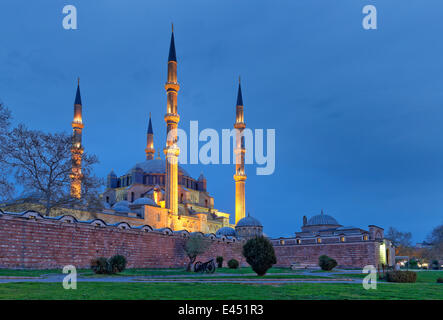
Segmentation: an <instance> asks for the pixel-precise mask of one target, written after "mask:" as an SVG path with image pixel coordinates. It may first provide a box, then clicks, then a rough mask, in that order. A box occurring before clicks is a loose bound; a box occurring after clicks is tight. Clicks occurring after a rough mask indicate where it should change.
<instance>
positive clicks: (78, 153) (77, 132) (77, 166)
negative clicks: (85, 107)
mask: <svg viewBox="0 0 443 320" xmlns="http://www.w3.org/2000/svg"><path fill="white" fill-rule="evenodd" d="M77 81H78V82H77V93H76V94H75V102H74V120H73V121H72V130H73V135H72V148H71V159H72V169H71V174H70V178H71V197H73V198H77V199H80V198H81V193H82V177H83V175H82V154H83V146H82V129H83V127H84V125H83V120H82V99H81V96H80V78H79V79H78V80H77Z"/></svg>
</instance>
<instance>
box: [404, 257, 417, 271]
mask: <svg viewBox="0 0 443 320" xmlns="http://www.w3.org/2000/svg"><path fill="white" fill-rule="evenodd" d="M406 266H407V267H408V268H409V269H418V261H417V260H415V259H411V260H409V262H406Z"/></svg>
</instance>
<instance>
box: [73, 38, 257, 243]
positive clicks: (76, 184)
mask: <svg viewBox="0 0 443 320" xmlns="http://www.w3.org/2000/svg"><path fill="white" fill-rule="evenodd" d="M165 89H166V95H167V99H166V114H165V116H164V120H165V122H166V129H167V139H166V140H167V141H166V145H165V147H164V149H163V150H162V151H163V153H164V155H165V159H161V157H160V151H159V150H157V152H156V149H155V147H154V130H153V126H152V120H151V116H149V123H148V130H147V134H146V148H145V154H146V160H145V161H143V162H139V163H137V164H135V165H134V166H132V167H131V168H130V169H129V170H128V171H127V172H126V173H124V174H123V175H119V176H118V175H117V174H116V173H115V172H114V171H113V170H112V171H111V172H110V173H109V174H108V176H107V179H106V190H105V191H104V192H103V193H102V195H101V197H102V201H103V203H104V210H103V213H100V214H99V217H100V218H101V219H103V220H105V221H107V222H113V221H117V220H119V221H126V222H128V223H131V224H136V225H143V224H146V225H149V226H151V227H152V228H156V229H162V228H169V229H171V230H172V231H178V230H187V231H189V232H197V231H198V232H203V233H217V234H218V235H224V236H233V237H234V236H239V235H241V234H245V235H246V234H247V235H250V234H253V235H255V234H261V230H262V226H261V224H260V223H259V222H258V221H257V220H256V219H253V218H252V217H246V214H245V182H246V174H245V167H244V163H245V151H246V150H245V144H244V140H243V139H242V137H241V133H242V131H243V129H244V128H245V127H246V125H245V122H244V112H243V97H242V91H241V85H240V82H239V86H238V94H237V105H236V115H235V117H236V121H235V124H234V128H235V129H237V130H236V138H235V150H234V152H235V157H236V164H235V174H234V182H235V224H231V223H230V221H229V218H230V214H229V213H226V212H222V211H219V210H217V209H216V208H214V198H213V197H212V196H211V195H210V194H209V192H208V190H207V186H206V185H207V183H206V178H205V177H204V175H203V173H202V174H201V175H200V176H199V177H198V178H197V179H195V178H193V177H192V176H191V175H190V174H189V173H188V172H187V171H186V170H185V169H184V168H182V167H181V166H180V165H179V164H178V156H179V154H180V149H179V147H178V146H177V133H176V129H177V127H178V123H179V121H180V115H179V112H178V106H177V96H178V92H179V89H180V85H179V83H178V81H177V57H176V51H175V40H174V30H172V34H171V42H170V47H169V56H168V69H167V81H166V84H165ZM72 128H73V146H72V149H71V154H72V163H73V167H72V173H71V176H70V177H71V196H73V197H76V198H80V197H81V178H82V176H81V156H82V153H83V147H82V144H81V135H82V129H83V122H82V103H81V95H80V85H79V84H78V86H77V93H76V98H75V103H74V120H73V122H72ZM77 215H78V214H77ZM82 218H87V215H86V216H85V215H83V216H82ZM252 220H254V221H253V223H252V222H251V221H252ZM239 222H241V223H240V224H239ZM251 223H252V224H253V225H251V226H250V227H251V229H248V227H249V224H251ZM257 223H258V224H259V225H260V226H259V228H257ZM237 224H239V229H237V232H236V230H235V227H236V225H237ZM245 225H246V228H245ZM251 230H252V231H251Z"/></svg>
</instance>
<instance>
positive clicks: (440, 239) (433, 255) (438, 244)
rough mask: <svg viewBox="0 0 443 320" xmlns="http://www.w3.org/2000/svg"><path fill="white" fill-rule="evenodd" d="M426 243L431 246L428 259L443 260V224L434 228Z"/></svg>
mask: <svg viewBox="0 0 443 320" xmlns="http://www.w3.org/2000/svg"><path fill="white" fill-rule="evenodd" d="M426 241H427V242H428V243H430V244H431V248H430V249H429V250H428V257H429V259H436V260H441V259H443V224H442V225H439V226H437V227H436V228H434V230H432V232H431V233H430V234H429V236H428V237H427V239H426Z"/></svg>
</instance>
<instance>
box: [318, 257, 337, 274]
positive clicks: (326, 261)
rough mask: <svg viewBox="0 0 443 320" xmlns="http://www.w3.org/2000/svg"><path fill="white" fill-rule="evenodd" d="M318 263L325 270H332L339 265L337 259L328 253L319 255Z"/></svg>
mask: <svg viewBox="0 0 443 320" xmlns="http://www.w3.org/2000/svg"><path fill="white" fill-rule="evenodd" d="M318 265H319V266H320V268H321V269H322V270H324V271H331V270H332V269H334V268H335V267H336V266H337V261H335V260H334V259H332V258H330V257H328V256H327V255H322V256H320V257H318Z"/></svg>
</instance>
